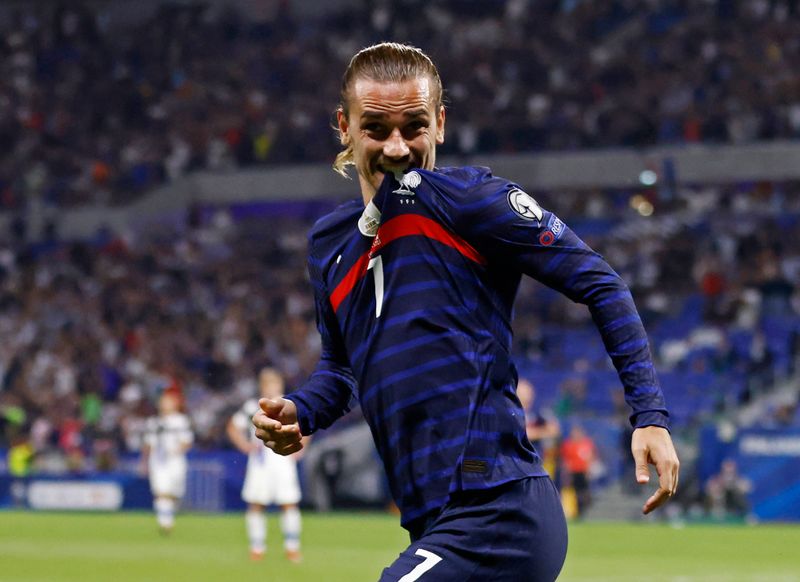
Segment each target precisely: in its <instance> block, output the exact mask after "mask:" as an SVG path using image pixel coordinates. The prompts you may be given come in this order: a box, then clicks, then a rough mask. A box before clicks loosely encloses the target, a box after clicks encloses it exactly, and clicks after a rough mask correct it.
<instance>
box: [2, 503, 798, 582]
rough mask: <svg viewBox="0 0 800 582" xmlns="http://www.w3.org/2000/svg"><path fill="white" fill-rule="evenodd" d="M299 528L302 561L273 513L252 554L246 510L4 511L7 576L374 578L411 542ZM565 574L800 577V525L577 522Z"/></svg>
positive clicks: (672, 578)
mask: <svg viewBox="0 0 800 582" xmlns="http://www.w3.org/2000/svg"><path fill="white" fill-rule="evenodd" d="M303 527H304V531H303V555H304V560H303V563H302V564H299V565H295V564H290V563H289V562H287V561H286V560H285V559H284V557H283V552H282V551H281V538H280V532H279V530H278V524H277V515H274V514H272V515H270V518H269V535H268V539H269V542H270V543H269V545H270V549H269V551H268V553H267V556H266V558H265V559H264V560H263V561H262V562H250V561H249V560H248V554H247V544H246V541H245V535H244V519H243V517H242V515H241V514H226V515H201V514H182V515H179V516H178V521H177V527H176V529H175V531H174V532H173V534H172V535H171V536H169V537H161V536H160V535H159V534H158V533H157V530H156V527H155V520H154V518H153V516H152V515H150V514H147V513H116V514H87V513H28V512H15V511H6V512H0V580H2V581H3V582H61V581H76V582H77V581H80V582H95V581H98V582H99V581H102V582H128V581H137V582H139V581H148V582H156V581H161V580H163V581H170V582H172V581H180V580H190V581H192V582H205V581H217V580H219V581H222V582H234V581H235V582H243V581H246V580H258V581H264V582H270V581H273V580H274V581H280V582H295V581H303V582H312V581H313V582H317V581H319V582H338V581H347V582H359V581H364V582H367V581H374V580H377V578H378V576H379V574H380V571H381V569H382V568H383V567H384V566H386V565H387V564H389V563H390V562H391V561H392V560H393V559H394V558H395V556H396V555H397V553H398V552H399V551H401V550H402V549H403V548H404V547H405V546H406V539H407V538H406V536H405V534H404V532H403V530H402V529H401V528H400V526H399V525H398V523H397V518H396V517H392V516H389V515H383V514H374V513H364V514H358V513H333V514H328V515H318V514H313V513H305V514H304V521H303ZM432 574H433V572H431V574H429V575H428V577H424V578H423V579H424V580H428V578H430V580H431V582H435V580H436V577H435V576H433V575H432ZM559 580H563V581H592V582H601V581H608V582H625V581H630V582H639V581H656V582H657V581H663V582H695V581H696V582H737V581H753V582H773V581H775V582H792V581H797V582H800V527H798V526H788V525H786V526H766V525H761V526H754V527H747V526H712V525H709V526H689V527H685V528H681V529H676V528H672V527H669V526H665V525H656V524H625V523H574V524H571V525H570V549H569V555H568V556H567V563H566V566H565V568H564V571H563V573H562V575H561V577H560V578H559Z"/></svg>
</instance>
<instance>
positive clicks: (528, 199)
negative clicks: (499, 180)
mask: <svg viewBox="0 0 800 582" xmlns="http://www.w3.org/2000/svg"><path fill="white" fill-rule="evenodd" d="M508 205H509V206H511V210H513V211H514V212H516V213H517V214H518V215H519V216H521V217H522V218H524V219H525V220H539V221H541V220H542V217H543V216H544V213H543V212H542V208H541V207H540V206H539V203H538V202H536V200H534V198H533V197H532V196H530V195H529V194H527V193H526V192H523V191H522V190H520V189H519V188H511V190H509V191H508Z"/></svg>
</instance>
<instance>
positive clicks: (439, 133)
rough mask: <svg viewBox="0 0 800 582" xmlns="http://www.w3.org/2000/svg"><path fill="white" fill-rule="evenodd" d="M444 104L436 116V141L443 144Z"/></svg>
mask: <svg viewBox="0 0 800 582" xmlns="http://www.w3.org/2000/svg"><path fill="white" fill-rule="evenodd" d="M444 120H445V114H444V105H440V106H439V115H437V116H436V143H437V144H439V145H441V144H443V143H444Z"/></svg>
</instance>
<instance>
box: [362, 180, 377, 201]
mask: <svg viewBox="0 0 800 582" xmlns="http://www.w3.org/2000/svg"><path fill="white" fill-rule="evenodd" d="M358 183H359V185H360V186H361V198H363V200H364V206H366V205H367V204H369V201H370V200H372V199H373V198H375V194H376V190H375V187H374V186H373V185H372V184H370V183H369V182H368V181H367V180H365V179H364V178H362V177H361V176H360V175H359V177H358Z"/></svg>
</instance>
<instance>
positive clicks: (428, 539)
mask: <svg viewBox="0 0 800 582" xmlns="http://www.w3.org/2000/svg"><path fill="white" fill-rule="evenodd" d="M420 530H421V531H412V532H411V539H412V540H413V541H412V543H411V545H410V546H409V547H408V548H407V549H406V550H405V551H404V552H403V553H402V554H400V556H399V557H398V558H397V560H395V562H394V563H393V564H392V565H391V566H389V567H388V568H386V569H385V570H384V571H383V574H382V575H381V578H380V582H390V581H396V582H414V581H415V580H419V581H421V582H472V581H476V582H477V581H478V580H480V581H481V582H489V581H497V582H545V581H546V582H550V581H552V580H555V579H556V577H557V576H558V573H559V572H560V571H561V567H562V566H563V565H564V559H565V558H566V555H567V522H566V520H565V519H564V512H563V510H562V508H561V499H560V496H559V494H558V491H557V490H556V487H555V485H553V482H552V481H551V480H550V478H549V477H529V478H526V479H522V480H520V481H514V482H512V483H506V484H505V485H501V486H499V487H493V488H491V489H486V490H482V491H467V492H461V493H458V494H456V495H454V496H453V497H452V498H451V500H450V501H449V502H448V503H447V505H445V507H444V508H443V509H442V511H441V513H439V514H438V515H437V516H436V517H435V518H433V519H432V520H428V521H427V522H426V523H425V524H424V525H422V526H421V527H420Z"/></svg>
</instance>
